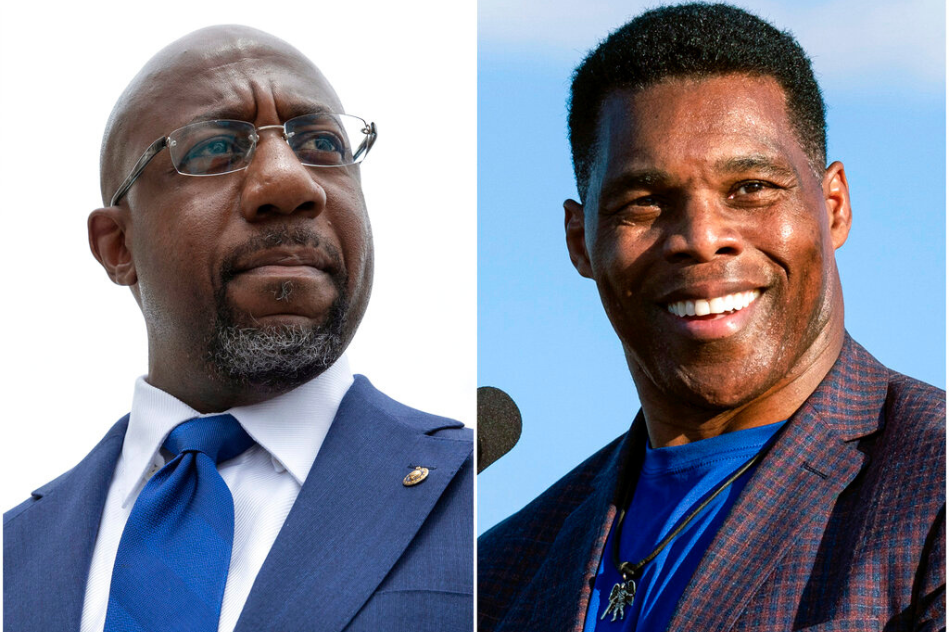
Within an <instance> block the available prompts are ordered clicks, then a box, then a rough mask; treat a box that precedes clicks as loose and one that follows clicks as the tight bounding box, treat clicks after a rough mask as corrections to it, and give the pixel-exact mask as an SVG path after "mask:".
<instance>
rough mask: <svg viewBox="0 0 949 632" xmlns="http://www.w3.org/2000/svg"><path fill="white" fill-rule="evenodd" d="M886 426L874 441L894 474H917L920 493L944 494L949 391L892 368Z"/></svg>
mask: <svg viewBox="0 0 949 632" xmlns="http://www.w3.org/2000/svg"><path fill="white" fill-rule="evenodd" d="M881 413H882V414H881V423H882V428H881V431H880V433H879V436H877V437H875V439H874V440H873V441H872V445H873V446H874V448H875V449H874V452H875V453H876V454H877V455H878V456H880V457H883V458H884V460H885V461H886V464H887V467H886V469H887V470H888V471H889V472H890V474H891V476H893V477H897V478H900V479H908V478H910V477H911V478H913V479H914V481H915V482H916V483H917V484H918V485H919V486H920V487H918V488H917V495H918V494H919V492H921V491H922V490H924V489H931V490H932V492H933V494H934V498H936V499H937V500H938V499H939V498H942V497H943V492H944V481H945V471H946V470H945V463H946V393H945V391H943V390H941V389H938V388H936V387H935V386H931V385H929V384H926V383H924V382H920V381H919V380H915V379H913V378H911V377H907V376H905V375H902V374H901V373H897V372H895V371H888V379H887V392H886V398H885V400H884V404H883V409H882V411H881Z"/></svg>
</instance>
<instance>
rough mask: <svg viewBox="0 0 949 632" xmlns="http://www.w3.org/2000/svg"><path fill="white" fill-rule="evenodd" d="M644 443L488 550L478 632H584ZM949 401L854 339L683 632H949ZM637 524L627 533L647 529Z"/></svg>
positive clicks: (626, 448) (760, 482) (680, 614)
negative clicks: (623, 487) (948, 489)
mask: <svg viewBox="0 0 949 632" xmlns="http://www.w3.org/2000/svg"><path fill="white" fill-rule="evenodd" d="M645 441H646V433H645V424H644V423H643V418H642V413H640V414H639V416H637V418H636V421H634V422H633V426H632V428H631V430H630V432H628V433H626V434H625V435H623V436H622V437H620V438H619V439H617V440H616V441H614V442H613V443H611V444H610V445H608V446H606V447H605V448H603V449H602V450H600V451H599V452H597V453H596V454H594V455H593V456H592V457H590V458H589V459H588V460H587V461H585V462H584V463H582V464H581V465H579V466H578V467H577V468H576V469H574V470H573V471H572V472H570V473H569V474H567V475H566V476H565V477H564V478H562V479H561V480H560V481H558V482H557V483H555V484H554V485H553V486H552V487H550V489H548V490H547V491H546V492H544V493H543V494H542V495H541V496H539V497H538V498H537V499H535V500H534V501H533V502H531V503H530V504H529V505H527V507H525V508H524V509H522V510H521V511H520V512H518V513H517V514H515V515H513V516H512V517H510V518H508V519H507V520H505V521H504V522H502V523H501V524H499V525H497V526H496V527H495V528H493V529H491V530H490V531H488V532H487V533H485V534H484V535H483V536H482V537H481V538H480V539H479V542H478V611H479V614H478V630H479V632H495V631H496V632H501V631H502V630H503V631H509V632H514V631H516V632H532V631H537V632H556V631H560V630H562V631H571V632H580V631H581V630H582V628H583V623H584V619H585V617H586V609H587V605H588V603H589V598H590V590H591V586H592V584H593V580H594V578H595V574H596V569H597V565H598V564H599V561H600V558H601V556H602V554H603V546H604V544H605V542H606V536H607V534H608V533H609V530H610V528H611V525H612V523H613V520H614V517H615V513H616V505H615V499H614V493H615V488H616V481H617V479H618V477H620V476H636V475H637V473H638V470H639V466H638V462H639V460H641V458H642V454H643V452H644V450H645ZM945 444H946V437H945V393H944V392H943V391H941V390H939V389H936V388H934V387H932V386H929V385H927V384H923V383H922V382H919V381H916V380H913V379H911V378H908V377H906V376H904V375H900V374H899V373H896V372H893V371H890V370H888V369H887V368H886V367H884V366H883V365H881V364H880V363H879V362H877V361H876V360H875V359H874V358H873V357H872V356H871V355H870V354H869V353H867V351H866V350H865V349H863V347H861V346H860V345H859V344H857V343H856V342H854V341H853V340H852V339H851V338H850V337H849V336H848V337H847V338H846V340H845V342H844V347H843V350H842V351H841V354H840V357H839V358H838V360H837V362H836V364H835V365H834V367H833V368H832V369H831V371H830V373H828V375H827V377H825V378H824V380H823V382H822V383H821V384H820V386H819V387H818V388H817V390H816V391H814V393H813V394H812V395H811V396H810V397H809V398H808V399H807V401H806V402H805V403H804V404H803V405H802V406H801V408H800V409H799V410H798V411H797V412H796V413H795V414H794V415H793V416H792V417H791V419H790V420H789V423H788V424H787V426H786V428H785V429H784V431H783V432H782V434H781V435H780V437H779V438H778V439H777V441H776V442H775V444H774V445H773V446H772V448H771V450H770V451H769V452H768V454H767V455H766V456H765V458H764V459H763V460H762V462H761V464H760V466H759V467H758V470H757V471H756V472H755V474H754V475H753V477H752V479H751V480H750V481H749V483H748V485H747V486H746V487H745V489H744V490H743V492H742V494H741V496H740V497H739V498H738V500H737V502H736V503H735V505H734V506H733V508H732V511H731V513H730V514H729V516H728V518H727V520H726V521H725V523H724V524H723V525H722V527H721V529H720V530H719V532H718V534H717V535H716V537H715V539H714V540H713V542H712V544H711V545H710V546H709V549H708V550H707V551H706V553H705V556H704V557H703V559H702V562H701V563H700V564H699V567H698V569H697V570H696V572H695V575H694V576H693V577H692V581H691V582H690V584H689V586H688V587H687V588H686V590H685V592H684V593H683V595H682V598H681V599H680V601H679V604H678V606H677V609H676V613H675V614H674V616H673V618H672V620H671V621H670V623H669V627H668V630H675V631H680V630H689V631H691V630H702V631H703V632H717V631H722V632H726V631H733V632H738V631H741V632H752V631H754V632H764V631H767V632H774V631H783V630H815V631H816V630H821V631H830V630H855V631H857V630H859V631H860V632H866V631H872V630H885V631H886V632H897V631H901V630H933V631H935V630H941V629H944V628H945V625H946V623H945V618H946V616H945V611H946V606H945V581H946V566H945V512H946V510H945V485H946V483H945V481H946V454H945ZM634 519H635V517H634V516H628V517H627V520H634Z"/></svg>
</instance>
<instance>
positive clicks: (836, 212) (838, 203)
mask: <svg viewBox="0 0 949 632" xmlns="http://www.w3.org/2000/svg"><path fill="white" fill-rule="evenodd" d="M821 188H822V189H823V191H824V205H825V206H826V208H827V219H828V221H829V222H830V236H831V241H832V242H833V244H834V250H836V249H837V248H840V247H841V246H843V245H844V242H845V241H847V235H849V234H850V223H851V221H852V219H853V217H852V215H851V211H850V186H849V185H848V184H847V174H846V173H844V166H843V164H842V163H841V162H839V161H835V162H833V163H832V164H831V165H830V166H829V167H827V170H826V171H824V179H823V181H822V182H821Z"/></svg>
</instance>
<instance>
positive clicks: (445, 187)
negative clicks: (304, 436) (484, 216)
mask: <svg viewBox="0 0 949 632" xmlns="http://www.w3.org/2000/svg"><path fill="white" fill-rule="evenodd" d="M16 4H17V8H14V9H10V8H5V9H4V12H3V16H2V23H0V97H2V98H0V116H2V122H3V125H2V130H3V133H2V143H0V184H2V193H3V198H2V199H3V224H2V226H3V233H2V244H3V246H2V248H0V257H2V259H0V262H2V270H3V272H2V274H3V277H2V278H3V287H4V292H3V298H2V301H3V303H2V310H0V318H2V331H3V332H4V339H5V340H4V344H3V364H2V366H3V368H2V371H3V375H2V384H3V392H2V400H0V401H2V403H0V421H2V424H3V456H4V458H3V469H2V483H0V507H2V509H3V510H6V509H9V508H10V507H12V506H14V505H15V504H17V503H19V502H20V501H22V500H25V499H26V498H28V496H29V493H30V491H32V490H33V489H35V488H36V487H39V486H40V485H42V484H44V483H45V482H47V481H49V480H51V479H52V478H54V477H56V476H58V475H59V474H60V473H62V472H64V471H65V470H67V469H68V468H70V467H72V466H73V465H75V463H77V462H78V461H79V460H80V459H81V458H82V457H83V456H84V455H85V454H86V453H87V452H88V450H89V449H91V448H92V446H93V445H95V443H97V442H98V441H99V439H100V438H101V437H102V435H103V434H105V432H106V431H107V430H108V428H109V427H110V426H111V425H112V424H113V423H114V422H115V421H116V420H117V419H119V418H120V417H121V416H122V415H124V414H125V413H126V412H127V411H128V410H129V407H130V405H131V396H132V389H133V384H134V381H135V378H136V377H137V376H138V375H141V374H143V373H145V371H146V369H147V364H146V361H147V359H146V338H145V327H144V323H143V321H142V317H141V313H140V312H139V310H138V307H137V306H136V304H135V301H134V300H133V298H132V296H131V293H130V292H129V290H128V289H127V288H123V287H118V286H115V285H112V283H111V282H110V281H109V280H108V278H107V277H106V275H105V273H104V272H103V270H102V269H101V268H100V267H99V265H98V263H96V261H95V260H94V259H93V257H92V255H91V254H90V253H89V247H88V242H87V236H86V218H87V216H88V214H89V212H90V211H91V210H93V209H95V208H96V207H98V206H100V205H101V204H100V196H99V184H98V182H99V177H98V156H99V143H100V140H101V134H102V130H103V128H104V126H105V122H106V119H107V117H108V115H109V112H110V111H111V109H112V105H113V103H114V102H115V100H116V99H117V97H118V96H119V94H120V93H121V91H122V90H123V89H124V87H125V86H126V84H127V83H128V82H129V80H131V78H132V77H133V76H134V75H135V73H136V72H138V70H139V68H141V66H142V65H143V64H144V63H145V62H146V61H147V60H148V58H149V57H151V56H152V55H153V54H154V53H156V52H157V51H158V50H159V49H161V48H162V47H163V46H165V45H166V44H168V43H170V42H171V41H173V40H175V39H177V38H178V37H180V36H182V35H184V34H186V33H188V32H191V31H193V30H195V29H198V28H201V27H203V26H208V25H211V24H219V23H238V24H246V25H249V26H253V27H256V28H260V29H262V30H265V31H268V32H270V33H272V34H274V35H276V36H278V37H281V38H283V39H285V40H286V41H288V42H289V43H290V44H292V45H293V46H295V47H297V48H298V49H299V50H301V51H302V52H303V53H304V54H305V55H307V56H308V57H310V58H311V59H312V60H313V61H314V62H315V63H316V64H317V65H318V66H319V67H320V69H321V70H322V71H323V73H324V74H325V75H326V77H327V78H328V79H329V81H330V82H331V83H332V84H333V86H334V87H335V89H336V92H337V93H338V94H339V96H340V98H341V99H342V101H343V104H344V107H345V108H346V110H347V111H348V112H350V113H353V114H357V115H359V116H362V117H363V118H366V119H368V120H373V121H375V122H376V124H377V125H378V127H379V140H378V142H377V143H376V145H375V146H374V147H373V150H372V153H371V154H370V156H369V158H368V159H367V161H366V162H365V163H364V164H363V165H362V180H363V188H364V192H365V196H366V203H367V205H368V208H369V215H370V217H371V220H372V226H373V232H374V236H375V248H376V273H375V283H374V287H373V293H372V300H371V301H370V304H369V309H368V312H367V313H366V317H365V319H364V321H363V324H362V326H361V327H360V329H359V332H358V333H357V335H356V338H355V340H354V342H353V344H352V345H351V347H350V350H349V357H350V362H351V364H352V367H353V370H354V371H355V372H357V373H364V374H366V375H368V376H369V377H370V379H371V380H372V381H373V383H374V384H375V385H376V386H377V387H378V388H380V389H381V390H383V391H384V392H386V393H387V394H389V395H391V396H392V397H395V398H396V399H399V400H400V401H402V402H404V403H406V404H408V405H411V406H414V407H416V408H421V409H423V410H426V411H428V412H432V413H436V414H440V415H445V416H448V417H453V418H456V419H461V420H462V421H465V422H466V423H468V424H469V425H473V422H474V412H475V392H476V381H475V370H476V357H475V353H476V344H475V337H476V330H475V318H476V316H475V310H476V285H475V284H476V243H475V235H476V192H475V186H476V163H475V156H476V153H475V152H476V138H475V130H476V13H475V11H476V9H475V3H474V2H473V1H471V0H465V1H463V2H450V3H449V2H445V3H442V2H436V1H424V2H423V1H413V2H409V3H406V2H382V1H371V2H346V1H344V0H337V1H336V2H332V3H330V2H307V3H302V2H293V3H269V4H266V3H256V4H254V5H250V4H247V3H241V2H223V3H222V2H215V3H213V4H212V3H202V2H194V1H192V2H178V1H172V2H164V3H161V4H160V5H152V4H149V5H146V4H145V3H141V4H140V3H130V2H83V3H70V4H66V3H61V4H59V5H58V6H57V4H56V3H30V6H27V3H25V2H19V3H16ZM130 7H135V8H134V10H132V9H130Z"/></svg>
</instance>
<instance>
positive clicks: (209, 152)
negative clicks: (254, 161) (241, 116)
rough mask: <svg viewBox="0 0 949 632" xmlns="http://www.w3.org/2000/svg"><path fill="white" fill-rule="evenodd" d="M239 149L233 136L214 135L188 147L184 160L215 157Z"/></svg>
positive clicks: (238, 150)
mask: <svg viewBox="0 0 949 632" xmlns="http://www.w3.org/2000/svg"><path fill="white" fill-rule="evenodd" d="M240 151H241V149H240V148H239V147H238V146H237V143H236V142H235V141H234V138H233V137H228V136H216V137H214V138H209V139H207V140H203V141H201V142H200V143H198V144H196V145H195V146H194V147H192V148H191V149H189V150H188V153H187V154H186V155H185V160H193V159H197V158H215V157H218V156H224V155H228V154H233V153H235V152H240Z"/></svg>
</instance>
